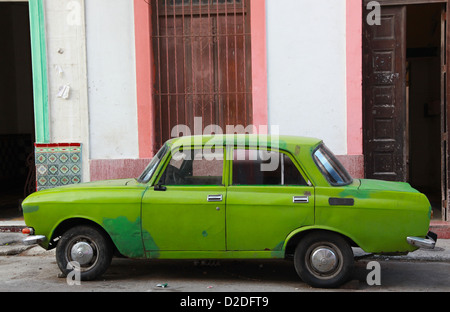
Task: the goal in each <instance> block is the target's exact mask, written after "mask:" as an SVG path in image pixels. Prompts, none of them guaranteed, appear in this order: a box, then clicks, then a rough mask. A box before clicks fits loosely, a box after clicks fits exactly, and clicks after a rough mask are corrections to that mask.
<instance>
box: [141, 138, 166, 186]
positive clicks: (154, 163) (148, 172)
mask: <svg viewBox="0 0 450 312" xmlns="http://www.w3.org/2000/svg"><path fill="white" fill-rule="evenodd" d="M167 150H168V146H167V145H164V146H163V147H162V148H161V149H160V150H159V151H158V153H156V155H155V156H154V157H153V159H152V160H151V161H150V163H149V164H148V166H147V167H146V168H145V170H144V172H142V174H141V176H140V177H139V178H138V181H139V182H140V183H147V182H148V181H150V179H151V178H152V176H153V173H154V172H155V170H156V168H157V167H158V165H159V163H160V162H161V159H162V158H163V157H164V155H165V154H166V152H167Z"/></svg>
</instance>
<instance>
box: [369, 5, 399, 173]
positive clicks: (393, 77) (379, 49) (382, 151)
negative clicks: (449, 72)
mask: <svg viewBox="0 0 450 312" xmlns="http://www.w3.org/2000/svg"><path fill="white" fill-rule="evenodd" d="M363 24H364V33H363V56H364V59H363V75H364V78H363V81H364V82H363V92H364V154H365V172H366V177H367V178H374V179H382V180H391V181H406V179H407V167H408V166H407V159H408V157H407V130H406V129H407V126H406V112H407V108H406V104H405V102H406V89H405V78H406V33H405V26H406V7H405V6H393V7H383V8H382V10H381V25H379V26H377V25H373V26H369V25H368V24H367V23H363Z"/></svg>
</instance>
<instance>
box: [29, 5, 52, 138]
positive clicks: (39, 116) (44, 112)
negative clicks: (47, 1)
mask: <svg viewBox="0 0 450 312" xmlns="http://www.w3.org/2000/svg"><path fill="white" fill-rule="evenodd" d="M29 10H30V28H31V29H30V34H31V58H32V64H33V65H32V66H33V91H34V118H35V127H36V143H49V141H50V131H49V118H48V81H47V51H46V47H45V20H44V7H43V0H29Z"/></svg>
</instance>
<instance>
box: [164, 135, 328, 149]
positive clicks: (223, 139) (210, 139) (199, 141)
mask: <svg viewBox="0 0 450 312" xmlns="http://www.w3.org/2000/svg"><path fill="white" fill-rule="evenodd" d="M321 142H322V140H320V139H316V138H311V137H302V136H290V135H279V136H274V135H270V134H269V135H257V134H226V135H201V136H184V137H180V138H174V139H171V140H169V141H167V144H168V145H169V146H172V147H178V146H183V145H205V144H208V145H235V146H236V145H237V146H239V145H244V146H264V147H272V148H274V147H275V148H288V149H289V147H290V146H291V147H295V146H297V145H300V146H305V147H306V146H309V147H314V146H317V145H318V144H320V143H321Z"/></svg>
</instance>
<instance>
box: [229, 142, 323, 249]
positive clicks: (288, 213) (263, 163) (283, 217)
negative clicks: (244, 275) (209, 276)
mask: <svg viewBox="0 0 450 312" xmlns="http://www.w3.org/2000/svg"><path fill="white" fill-rule="evenodd" d="M292 159H293V158H291V157H290V156H289V155H287V154H284V153H281V152H277V151H270V152H268V151H262V150H260V151H256V150H244V149H235V150H234V153H233V165H232V173H231V177H232V184H233V185H232V186H230V187H228V190H227V214H226V220H227V222H226V228H227V250H228V251H268V252H273V253H276V252H281V251H282V247H283V244H284V242H285V240H286V238H287V236H288V235H289V234H290V233H291V232H292V231H294V230H296V229H298V228H300V227H302V226H307V225H312V224H314V187H312V186H309V185H308V183H307V182H306V181H307V180H305V178H304V176H303V175H302V174H301V173H300V171H299V168H298V167H297V166H296V164H295V162H294V161H293V160H292ZM274 256H275V255H274Z"/></svg>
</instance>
